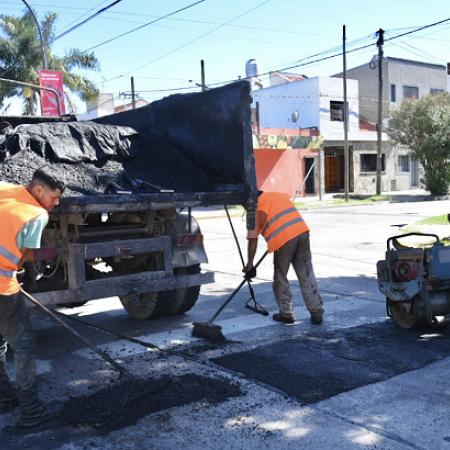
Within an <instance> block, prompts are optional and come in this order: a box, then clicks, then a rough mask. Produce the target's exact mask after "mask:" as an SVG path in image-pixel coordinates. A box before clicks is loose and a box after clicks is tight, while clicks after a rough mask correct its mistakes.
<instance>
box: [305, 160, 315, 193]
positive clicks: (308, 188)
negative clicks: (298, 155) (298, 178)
mask: <svg viewBox="0 0 450 450" xmlns="http://www.w3.org/2000/svg"><path fill="white" fill-rule="evenodd" d="M314 161H315V159H314V158H305V174H308V172H309V171H310V170H311V167H312V165H313V164H314ZM315 169H316V168H315V167H313V168H312V170H311V172H309V175H308V178H307V179H306V183H305V193H306V194H314V193H315V189H314V179H315V176H314V172H315Z"/></svg>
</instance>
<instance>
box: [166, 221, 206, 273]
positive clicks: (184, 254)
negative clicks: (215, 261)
mask: <svg viewBox="0 0 450 450" xmlns="http://www.w3.org/2000/svg"><path fill="white" fill-rule="evenodd" d="M164 228H165V234H166V235H168V236H172V238H173V239H174V241H175V240H176V238H177V236H182V235H185V234H186V233H189V235H190V236H193V235H197V236H199V237H201V238H202V239H201V240H202V242H203V236H202V235H201V232H200V227H199V226H198V223H197V220H196V219H195V218H194V217H192V216H191V215H186V214H178V215H177V217H174V218H172V217H170V218H167V219H166V220H165V221H164ZM207 262H208V257H207V256H206V252H205V247H204V246H203V243H201V244H199V245H195V246H178V245H174V246H173V254H172V266H173V267H175V268H177V267H189V266H193V265H195V264H204V263H207Z"/></svg>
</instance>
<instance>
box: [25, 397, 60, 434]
mask: <svg viewBox="0 0 450 450" xmlns="http://www.w3.org/2000/svg"><path fill="white" fill-rule="evenodd" d="M62 410H63V404H62V403H60V402H56V401H53V402H50V403H48V404H47V405H44V404H43V403H42V402H41V401H40V400H39V398H38V396H37V394H35V393H32V394H20V422H19V425H20V426H21V427H34V426H35V425H39V424H40V423H42V422H45V421H47V420H50V419H54V418H55V417H57V416H59V415H60V414H61V412H62Z"/></svg>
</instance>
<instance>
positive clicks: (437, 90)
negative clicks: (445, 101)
mask: <svg viewBox="0 0 450 450" xmlns="http://www.w3.org/2000/svg"><path fill="white" fill-rule="evenodd" d="M443 93H444V89H430V94H431V95H441V94H443Z"/></svg>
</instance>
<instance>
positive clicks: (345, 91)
mask: <svg viewBox="0 0 450 450" xmlns="http://www.w3.org/2000/svg"><path fill="white" fill-rule="evenodd" d="M345 39H346V36H345V25H344V28H343V37H342V47H343V48H342V55H343V60H344V61H343V64H344V165H345V168H344V178H345V181H344V185H345V201H346V202H348V191H349V173H350V167H349V166H350V164H349V155H348V107H347V105H348V102H347V63H346V55H345Z"/></svg>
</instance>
